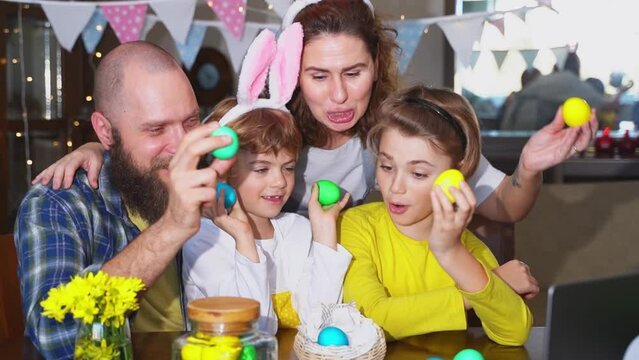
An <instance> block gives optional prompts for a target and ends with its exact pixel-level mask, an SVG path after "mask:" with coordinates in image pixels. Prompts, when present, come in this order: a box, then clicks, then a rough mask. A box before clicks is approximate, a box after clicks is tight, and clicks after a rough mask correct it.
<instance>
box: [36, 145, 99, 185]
mask: <svg viewBox="0 0 639 360" xmlns="http://www.w3.org/2000/svg"><path fill="white" fill-rule="evenodd" d="M103 151H104V149H103V148H102V145H101V144H100V143H95V142H90V143H86V144H84V145H82V146H80V147H79V148H77V149H75V150H74V151H72V152H71V153H69V154H67V155H65V156H64V157H62V158H61V159H60V160H58V161H56V162H54V163H53V164H51V165H50V166H49V167H48V168H46V169H44V171H42V172H41V173H39V174H38V175H37V176H36V177H35V178H34V179H33V181H31V184H32V185H35V184H41V185H47V184H49V182H51V181H52V180H53V181H52V183H51V187H52V188H53V189H54V190H58V189H60V187H63V188H64V189H68V188H70V187H71V185H72V184H73V178H74V177H75V173H76V171H78V169H80V168H82V169H84V170H85V171H86V172H87V178H88V179H89V184H90V185H91V186H92V187H93V188H94V189H97V188H98V176H99V174H100V170H101V169H102V164H103V163H104V157H103V156H102V152H103Z"/></svg>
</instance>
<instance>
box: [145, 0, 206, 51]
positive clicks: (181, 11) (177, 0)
mask: <svg viewBox="0 0 639 360" xmlns="http://www.w3.org/2000/svg"><path fill="white" fill-rule="evenodd" d="M195 4H196V0H173V1H159V2H152V3H150V4H149V5H151V8H152V9H153V11H154V12H155V14H156V15H157V16H158V17H159V18H160V20H161V21H162V22H163V23H164V26H166V29H167V30H168V31H169V33H170V34H171V36H172V37H173V39H174V40H175V41H176V42H178V43H182V44H183V43H184V42H185V41H186V37H187V35H188V34H189V29H190V28H191V23H193V14H194V13H195Z"/></svg>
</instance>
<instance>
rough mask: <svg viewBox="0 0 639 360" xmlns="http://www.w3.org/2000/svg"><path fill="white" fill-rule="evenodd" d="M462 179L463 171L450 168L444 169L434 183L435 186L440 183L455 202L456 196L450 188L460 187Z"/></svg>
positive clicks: (447, 195)
mask: <svg viewBox="0 0 639 360" xmlns="http://www.w3.org/2000/svg"><path fill="white" fill-rule="evenodd" d="M462 181H464V174H462V173H461V171H459V170H457V169H448V170H444V171H442V173H441V174H439V176H437V178H436V179H435V182H434V183H433V188H434V187H435V186H438V185H439V186H441V187H442V190H443V191H444V194H445V195H446V197H447V198H448V200H450V202H451V203H453V204H454V203H455V198H454V197H453V195H452V194H451V193H450V191H448V188H450V187H451V186H454V187H456V188H458V189H459V188H460V186H459V184H461V182H462Z"/></svg>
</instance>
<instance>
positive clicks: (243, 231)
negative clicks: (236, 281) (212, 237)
mask: <svg viewBox="0 0 639 360" xmlns="http://www.w3.org/2000/svg"><path fill="white" fill-rule="evenodd" d="M202 215H203V216H205V217H207V218H210V219H211V220H213V223H215V225H217V227H219V228H220V229H222V230H224V231H226V232H227V233H229V234H230V235H231V236H232V237H233V239H235V248H236V249H237V251H238V252H239V253H240V254H242V255H244V256H246V257H247V258H249V259H250V260H252V261H254V262H259V257H258V255H257V248H256V247H255V237H254V236H253V229H252V228H251V223H250V222H249V218H248V216H247V215H246V213H245V212H244V209H242V206H241V205H240V202H239V200H238V201H236V202H235V204H234V205H233V207H232V208H231V211H230V212H229V211H227V210H226V208H224V190H222V191H221V193H220V194H218V200H217V202H216V204H215V206H204V208H203V214H202Z"/></svg>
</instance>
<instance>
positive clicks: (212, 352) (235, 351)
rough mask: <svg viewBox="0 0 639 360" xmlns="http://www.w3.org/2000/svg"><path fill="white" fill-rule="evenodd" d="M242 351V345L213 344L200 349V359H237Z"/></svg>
mask: <svg viewBox="0 0 639 360" xmlns="http://www.w3.org/2000/svg"><path fill="white" fill-rule="evenodd" d="M241 352H242V347H241V346H240V347H237V346H228V345H215V346H207V347H205V348H204V349H202V359H211V360H213V359H215V360H237V358H238V357H239V356H240V353H241Z"/></svg>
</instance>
